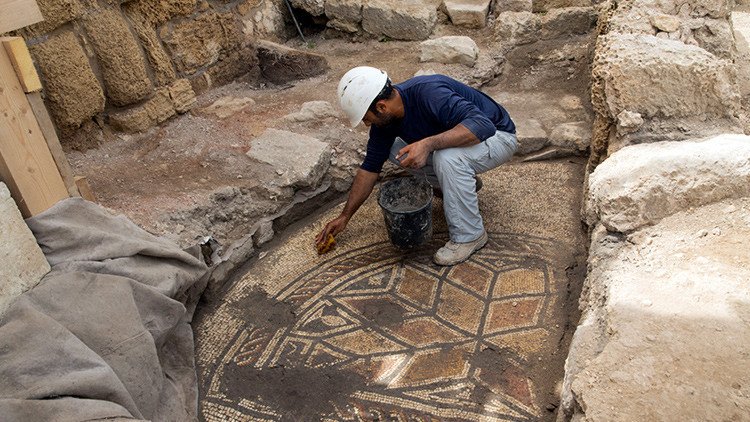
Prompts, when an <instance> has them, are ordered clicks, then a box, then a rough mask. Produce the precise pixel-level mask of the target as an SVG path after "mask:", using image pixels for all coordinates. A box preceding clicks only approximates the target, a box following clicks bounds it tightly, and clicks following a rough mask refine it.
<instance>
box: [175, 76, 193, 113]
mask: <svg viewBox="0 0 750 422" xmlns="http://www.w3.org/2000/svg"><path fill="white" fill-rule="evenodd" d="M169 98H170V99H171V100H172V105H173V106H174V110H175V111H176V112H178V113H180V114H182V113H185V112H187V111H188V110H190V109H191V108H193V106H194V105H195V102H196V99H195V91H193V86H192V85H190V81H188V80H187V79H178V80H176V81H175V82H174V83H173V84H172V85H170V86H169Z"/></svg>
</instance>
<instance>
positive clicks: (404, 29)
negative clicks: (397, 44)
mask: <svg viewBox="0 0 750 422" xmlns="http://www.w3.org/2000/svg"><path fill="white" fill-rule="evenodd" d="M436 23H437V7H436V6H435V4H433V3H432V2H430V1H425V0H414V1H409V2H400V1H399V2H394V1H388V0H368V1H367V2H366V3H365V4H364V6H363V8H362V29H364V30H365V31H367V32H368V33H370V34H373V35H376V36H382V35H384V36H387V37H390V38H393V39H397V40H406V41H414V40H424V39H427V37H429V36H430V34H431V33H432V29H433V28H434V27H435V24H436Z"/></svg>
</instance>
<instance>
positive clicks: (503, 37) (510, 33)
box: [495, 12, 542, 45]
mask: <svg viewBox="0 0 750 422" xmlns="http://www.w3.org/2000/svg"><path fill="white" fill-rule="evenodd" d="M541 26H542V24H541V20H540V19H539V16H537V15H536V14H534V13H531V12H504V13H501V14H499V15H498V16H497V19H496V20H495V38H496V39H497V40H498V41H500V42H502V43H508V44H517V45H521V44H529V43H533V42H536V41H538V40H539V34H540V32H541Z"/></svg>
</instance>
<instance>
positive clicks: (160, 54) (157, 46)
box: [126, 9, 177, 86]
mask: <svg viewBox="0 0 750 422" xmlns="http://www.w3.org/2000/svg"><path fill="white" fill-rule="evenodd" d="M126 10H127V9H126ZM128 16H129V17H130V21H131V22H132V23H133V30H135V33H136V34H137V35H138V39H140V40H141V46H142V47H143V50H144V51H145V52H146V57H147V58H148V62H149V64H151V69H152V70H153V71H154V81H155V82H156V84H157V85H158V86H164V85H168V84H170V83H171V82H172V81H174V80H175V79H177V72H175V70H174V66H173V65H172V60H170V58H169V56H168V55H167V52H166V50H164V46H162V44H161V40H159V36H158V35H157V34H156V30H155V29H154V27H153V25H152V24H150V23H149V22H148V21H147V20H146V19H145V18H144V17H143V16H141V15H140V13H137V12H131V13H128Z"/></svg>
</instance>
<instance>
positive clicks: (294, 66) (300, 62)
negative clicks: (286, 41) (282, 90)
mask: <svg viewBox="0 0 750 422" xmlns="http://www.w3.org/2000/svg"><path fill="white" fill-rule="evenodd" d="M258 60H259V62H260V70H261V72H262V73H263V76H264V77H265V78H266V79H268V80H269V81H271V82H273V83H276V84H284V83H287V82H291V81H296V80H299V79H305V78H310V77H313V76H318V75H322V74H323V73H325V72H326V71H328V69H329V66H328V61H327V60H326V58H325V57H324V56H322V55H320V54H315V53H310V52H307V51H302V50H296V49H294V48H290V47H287V46H285V45H281V44H276V43H273V42H270V41H259V42H258Z"/></svg>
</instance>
